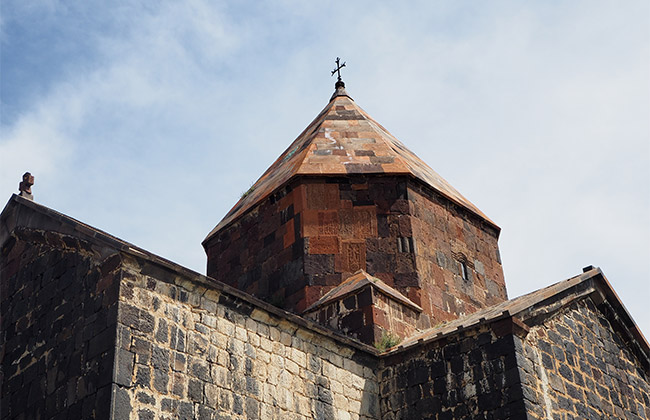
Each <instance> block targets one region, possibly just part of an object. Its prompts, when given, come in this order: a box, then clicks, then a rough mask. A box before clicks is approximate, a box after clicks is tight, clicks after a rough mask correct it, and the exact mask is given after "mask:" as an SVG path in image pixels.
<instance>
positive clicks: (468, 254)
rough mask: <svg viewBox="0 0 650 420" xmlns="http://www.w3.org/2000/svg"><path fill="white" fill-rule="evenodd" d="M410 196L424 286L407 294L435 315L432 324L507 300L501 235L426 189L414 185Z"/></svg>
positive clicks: (412, 184)
mask: <svg viewBox="0 0 650 420" xmlns="http://www.w3.org/2000/svg"><path fill="white" fill-rule="evenodd" d="M408 197H409V205H410V215H411V217H410V222H411V228H412V231H413V240H414V241H415V243H416V244H417V258H416V264H417V274H418V278H419V279H421V282H422V284H421V286H420V290H417V292H416V291H412V292H411V294H407V296H408V297H409V298H411V300H413V301H414V302H415V303H417V304H418V305H420V306H421V307H422V309H423V310H424V312H425V313H427V314H431V317H432V320H433V321H434V322H433V323H432V324H435V323H437V322H440V321H447V320H450V319H454V318H457V317H459V316H463V315H467V314H470V313H472V312H475V311H476V310H478V309H480V308H484V307H487V306H490V305H494V304H497V303H499V302H503V301H505V300H506V299H507V298H508V296H507V293H506V284H505V279H504V276H503V268H502V267H501V259H500V256H499V246H498V243H497V240H498V237H499V232H498V231H497V230H496V229H495V228H494V227H492V226H491V225H489V224H487V223H485V222H484V221H482V219H480V218H478V217H475V216H473V215H472V214H471V213H469V212H467V211H465V210H464V209H463V208H462V207H459V206H455V205H453V204H451V203H450V202H449V201H448V200H446V199H445V198H444V197H442V196H440V195H439V194H437V193H435V192H434V191H433V190H431V189H429V188H426V187H425V186H423V185H420V184H416V183H409V190H408ZM461 263H463V264H465V266H466V268H467V279H463V277H462V274H461V269H460V264H461ZM400 291H401V290H400ZM409 291H411V290H410V289H409Z"/></svg>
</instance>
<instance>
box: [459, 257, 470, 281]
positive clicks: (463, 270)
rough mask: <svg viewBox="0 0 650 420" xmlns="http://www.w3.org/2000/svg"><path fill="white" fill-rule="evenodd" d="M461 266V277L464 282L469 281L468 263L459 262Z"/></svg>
mask: <svg viewBox="0 0 650 420" xmlns="http://www.w3.org/2000/svg"><path fill="white" fill-rule="evenodd" d="M458 264H460V275H461V276H462V277H463V280H469V272H468V271H467V263H466V262H465V261H459V262H458Z"/></svg>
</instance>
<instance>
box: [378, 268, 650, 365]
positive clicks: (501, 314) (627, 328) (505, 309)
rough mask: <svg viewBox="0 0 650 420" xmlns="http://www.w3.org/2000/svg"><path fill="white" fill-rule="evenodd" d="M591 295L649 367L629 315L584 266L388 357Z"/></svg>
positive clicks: (648, 350)
mask: <svg viewBox="0 0 650 420" xmlns="http://www.w3.org/2000/svg"><path fill="white" fill-rule="evenodd" d="M587 296H592V298H593V299H594V300H595V301H599V302H605V301H606V302H607V304H608V305H609V307H611V309H612V311H613V317H614V318H615V319H611V320H610V321H612V322H613V324H615V325H616V326H617V328H619V330H620V331H621V334H622V336H623V337H626V340H625V341H626V342H627V344H628V346H629V347H630V350H632V351H633V352H634V353H635V354H636V355H637V356H638V357H639V359H640V360H641V362H642V363H643V364H644V366H646V367H650V346H649V345H648V342H647V341H646V339H645V337H644V336H643V333H642V332H641V330H640V329H639V327H638V326H637V324H636V322H634V319H633V318H632V316H631V315H630V313H629V312H628V311H627V309H626V308H625V305H623V302H621V300H620V298H619V297H618V295H617V294H616V292H615V291H614V289H613V288H612V285H611V284H610V283H609V281H608V280H607V278H606V277H605V275H604V274H603V272H602V271H601V270H600V268H597V267H596V268H594V267H592V266H589V267H585V269H584V272H583V273H582V274H580V275H578V276H575V277H571V278H570V279H567V280H564V281H561V282H558V283H555V284H552V285H550V286H547V287H544V288H543V289H539V290H536V291H534V292H531V293H528V294H526V295H523V296H519V297H517V298H514V299H511V300H507V301H505V302H501V303H498V304H496V305H493V306H490V307H487V308H484V309H481V310H479V311H476V312H474V313H472V314H470V315H467V316H463V317H460V318H458V319H455V320H453V321H450V322H447V323H444V324H442V325H439V326H436V327H433V328H430V329H428V330H425V331H422V332H421V333H418V334H415V335H412V336H411V337H408V338H407V339H405V340H404V341H403V342H402V343H400V345H399V346H397V347H395V348H393V349H392V350H391V351H390V352H389V354H394V353H399V352H401V351H404V350H406V349H410V348H413V347H414V346H419V345H421V344H424V343H429V342H433V341H436V340H439V339H442V338H444V337H448V336H452V335H455V334H459V333H461V332H463V331H466V330H469V329H471V328H474V327H477V326H479V325H483V324H491V323H493V322H497V321H500V320H504V319H508V318H516V319H517V320H518V321H517V322H523V323H522V325H523V326H524V327H526V325H525V324H530V325H533V324H535V323H537V322H538V321H537V320H538V319H539V318H545V317H548V316H551V315H552V314H554V313H556V312H557V311H559V310H560V309H562V308H564V307H567V306H568V305H570V304H571V303H573V302H575V301H576V300H579V299H582V298H586V297H587Z"/></svg>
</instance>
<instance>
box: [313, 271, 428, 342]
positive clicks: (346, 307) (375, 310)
mask: <svg viewBox="0 0 650 420" xmlns="http://www.w3.org/2000/svg"><path fill="white" fill-rule="evenodd" d="M419 315H420V311H416V310H414V309H413V308H412V307H409V306H407V305H405V304H404V303H402V302H400V301H398V300H396V299H394V298H392V297H389V296H387V295H385V294H383V293H381V292H380V291H379V290H378V289H376V288H375V287H373V286H372V283H370V284H367V285H365V286H364V287H362V288H359V289H356V290H355V291H354V292H353V293H350V294H348V295H344V296H342V297H341V298H340V299H336V300H333V301H331V302H329V303H326V304H325V305H323V306H319V307H318V308H316V309H315V310H314V311H310V312H306V313H305V314H304V315H303V316H305V317H306V318H308V319H311V320H314V321H316V322H318V323H319V324H322V325H326V326H328V327H330V328H332V329H333V330H336V331H341V332H343V333H345V334H346V335H348V336H350V337H353V338H356V339H357V340H360V341H362V342H364V343H366V344H370V345H377V344H378V343H379V342H380V341H381V338H382V336H384V335H393V336H395V337H398V338H399V339H403V338H405V337H408V336H411V335H413V334H414V333H416V332H418V331H419V330H417V329H416V328H415V325H416V324H417V319H418V317H419Z"/></svg>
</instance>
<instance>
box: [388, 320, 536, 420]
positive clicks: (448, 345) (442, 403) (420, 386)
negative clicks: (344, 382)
mask: <svg viewBox="0 0 650 420" xmlns="http://www.w3.org/2000/svg"><path fill="white" fill-rule="evenodd" d="M508 322H509V321H508V320H504V321H499V322H498V323H497V325H496V328H491V326H486V325H483V326H480V327H476V328H474V329H471V330H468V331H464V332H461V333H458V334H454V335H452V336H448V337H442V338H440V339H438V340H436V341H433V342H431V343H428V344H427V343H425V344H423V345H416V347H415V348H412V349H405V350H403V351H402V352H397V353H396V354H393V355H388V356H387V357H386V359H384V364H383V370H382V372H381V375H380V377H381V384H380V400H381V413H382V419H384V420H397V419H403V420H407V419H429V420H451V419H475V420H476V419H522V418H526V417H525V413H524V404H523V401H522V398H521V383H520V377H519V369H518V366H517V364H518V362H517V357H516V356H515V353H516V350H517V349H518V348H520V346H521V341H520V338H519V337H518V336H516V335H514V334H512V332H511V331H512V330H511V329H510V328H509V326H508Z"/></svg>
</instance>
